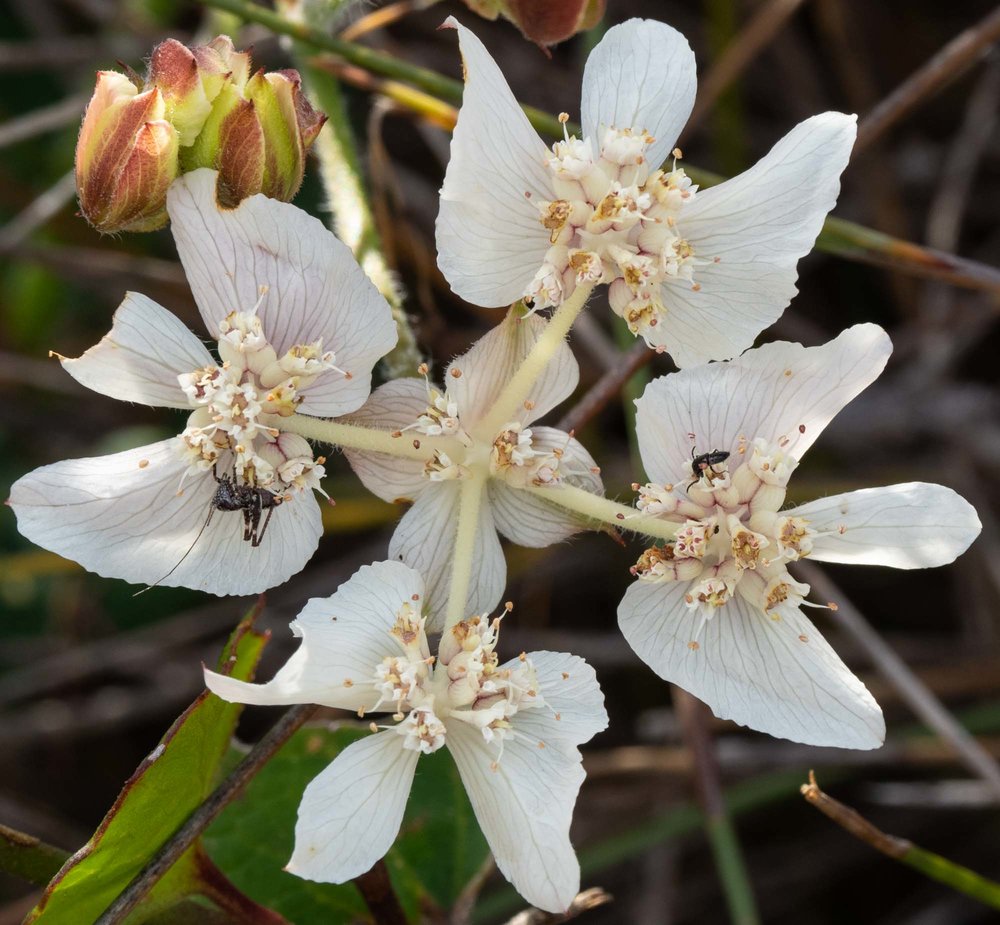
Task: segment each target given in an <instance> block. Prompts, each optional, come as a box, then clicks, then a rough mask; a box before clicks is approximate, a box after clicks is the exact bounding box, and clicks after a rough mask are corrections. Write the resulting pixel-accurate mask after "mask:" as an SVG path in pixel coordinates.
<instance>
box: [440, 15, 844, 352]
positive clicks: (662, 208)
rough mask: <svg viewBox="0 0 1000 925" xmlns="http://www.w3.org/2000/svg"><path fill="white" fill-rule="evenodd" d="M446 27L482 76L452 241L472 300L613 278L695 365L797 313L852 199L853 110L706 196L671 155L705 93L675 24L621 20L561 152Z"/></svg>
mask: <svg viewBox="0 0 1000 925" xmlns="http://www.w3.org/2000/svg"><path fill="white" fill-rule="evenodd" d="M446 25H449V26H452V27H453V28H455V29H457V30H458V32H459V41H460V44H461V51H462V56H463V63H464V70H465V75H466V85H465V95H464V97H463V100H462V109H461V112H460V114H459V119H458V125H457V126H456V129H455V134H454V137H453V140H452V148H451V161H450V163H449V164H448V170H447V173H446V175H445V180H444V186H443V187H442V190H441V211H440V214H439V215H438V220H437V246H438V255H439V258H438V259H439V264H440V267H441V271H442V272H443V273H444V275H445V277H446V278H447V279H448V282H449V283H450V284H451V287H452V289H454V291H455V292H456V293H458V295H460V296H461V297H462V298H464V299H466V300H467V301H470V302H473V303H474V304H476V305H483V306H497V305H508V304H510V303H511V302H514V301H516V300H517V299H520V298H528V299H531V300H533V301H534V304H535V305H536V306H546V305H556V304H559V303H560V302H561V301H562V300H563V299H566V298H568V297H569V296H570V294H571V293H572V291H573V289H574V288H575V287H576V286H577V285H580V284H583V283H593V282H604V283H607V284H609V285H610V290H609V298H610V301H611V307H612V309H613V310H614V311H615V312H616V313H617V314H618V315H620V316H621V317H622V318H624V319H625V320H626V322H627V324H628V326H629V329H630V330H631V331H632V333H634V334H636V335H639V336H642V337H643V338H645V340H646V342H647V343H648V344H649V345H650V346H651V347H655V348H658V349H666V350H669V351H670V353H671V355H672V357H673V359H674V361H675V362H676V363H677V364H678V365H680V366H682V367H684V366H692V365H696V364H698V363H703V362H706V361H708V360H710V359H726V358H728V357H733V356H736V355H737V354H738V353H740V351H742V350H744V349H746V348H747V347H749V346H751V344H752V343H753V341H754V338H755V337H756V336H757V334H758V333H759V332H760V331H762V330H763V329H764V328H766V327H767V326H768V325H770V324H771V323H773V322H774V321H775V320H776V319H777V318H778V317H779V316H780V315H781V313H782V311H784V309H785V307H786V306H787V305H788V303H789V302H790V301H791V299H792V297H793V296H794V295H795V293H796V288H795V280H796V276H797V271H796V264H797V262H798V260H799V258H801V257H802V256H803V255H804V254H806V253H808V252H809V250H810V249H811V248H812V246H813V242H814V241H815V239H816V235H817V234H818V233H819V230H820V228H821V226H822V224H823V219H824V217H825V216H826V214H827V212H829V211H830V209H832V208H833V205H834V203H835V202H836V200H837V196H838V193H839V191H840V174H841V172H842V171H843V169H844V167H845V166H846V164H847V159H848V156H849V154H850V150H851V147H852V146H853V144H854V138H855V118H854V117H853V116H846V115H843V114H841V113H835V112H828V113H824V114H823V115H819V116H815V117H813V118H811V119H808V120H806V121H805V122H803V123H801V124H800V125H798V126H796V128H794V129H793V130H792V131H791V132H790V133H789V134H788V135H786V136H785V137H784V138H783V139H782V140H781V141H779V142H778V144H777V145H775V147H774V148H773V149H772V150H771V152H770V153H769V154H768V155H767V156H766V157H764V158H763V159H762V160H761V161H760V162H759V163H758V164H757V165H756V166H754V167H753V168H751V169H750V170H748V171H747V172H746V173H744V174H741V175H740V176H738V177H736V178H735V179H733V180H729V181H728V182H726V183H722V184H720V185H718V186H716V187H713V188H711V189H708V190H701V191H699V190H698V189H697V187H695V186H693V185H692V184H691V181H690V179H689V178H688V177H687V176H686V174H685V173H684V171H683V170H682V169H680V168H678V167H677V165H676V161H669V160H668V158H669V157H670V153H671V149H672V148H673V147H674V142H675V139H676V138H677V136H678V134H679V133H680V130H681V128H682V127H683V125H684V123H685V122H686V121H687V117H688V115H689V114H690V112H691V107H692V104H693V103H694V97H695V63H694V55H693V54H692V52H691V49H690V48H689V47H688V44H687V41H686V40H685V38H684V37H683V36H682V35H681V34H680V33H679V32H677V31H676V30H674V29H672V28H670V26H667V25H664V24H663V23H659V22H654V21H651V20H639V19H632V20H629V21H628V22H626V23H623V24H622V25H619V26H615V27H613V28H611V29H609V30H608V32H607V34H606V35H605V36H604V38H603V39H602V40H601V42H600V43H599V44H598V45H597V47H596V48H595V49H594V51H593V52H591V55H590V57H589V59H588V60H587V65H586V69H585V70H584V75H583V99H582V103H581V112H582V122H583V136H584V137H583V138H582V139H577V138H575V137H567V138H566V139H565V140H564V141H560V142H558V143H556V144H555V145H554V146H553V148H552V149H551V150H549V149H547V148H546V147H545V145H544V144H543V142H542V141H541V139H540V138H539V137H538V135H537V134H536V133H535V131H534V129H532V127H531V125H530V124H529V122H528V119H527V117H526V116H525V115H524V113H523V112H522V110H521V108H520V106H519V105H518V104H517V101H516V100H515V99H514V96H513V94H512V93H511V91H510V88H509V87H508V86H507V82H506V81H505V80H504V77H503V75H502V74H501V72H500V70H499V68H498V67H497V65H496V63H495V62H494V61H493V59H492V58H491V57H490V55H489V53H488V52H487V51H486V49H485V48H484V47H483V45H482V43H481V42H480V41H479V39H477V38H476V37H475V35H473V34H472V32H470V31H469V30H468V29H466V28H464V27H463V26H461V25H459V23H457V22H456V21H455V20H454V19H453V18H451V19H449V20H448V21H447V23H446ZM665 162H666V163H665ZM661 165H663V168H662V169H660V168H661Z"/></svg>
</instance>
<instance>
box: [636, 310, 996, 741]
mask: <svg viewBox="0 0 1000 925" xmlns="http://www.w3.org/2000/svg"><path fill="white" fill-rule="evenodd" d="M891 350H892V345H891V343H890V341H889V338H888V336H887V335H886V333H885V332H884V331H883V330H882V329H881V328H879V327H877V326H876V325H871V324H863V325H857V326H856V327H853V328H850V329H849V330H847V331H845V332H844V333H843V334H841V335H840V336H839V337H838V338H836V339H835V340H833V341H831V342H830V343H828V344H825V345H824V346H822V347H803V346H801V345H800V344H789V343H774V344H768V345H766V346H764V347H761V348H759V349H757V350H750V351H748V352H747V353H745V354H744V355H743V356H742V357H740V358H739V359H737V360H734V361H732V362H730V363H717V364H712V365H709V366H702V367H699V368H697V369H689V370H684V371H683V372H680V373H674V374H672V375H668V376H664V377H661V378H659V379H656V380H654V381H653V382H651V383H650V384H649V386H647V388H646V391H645V393H644V394H643V396H642V398H640V399H639V400H638V401H637V402H636V405H637V407H638V416H637V432H638V438H639V449H640V452H641V454H642V461H643V465H644V466H645V469H646V472H647V473H648V475H649V477H650V479H651V480H652V481H651V484H649V485H646V486H644V487H642V488H641V489H640V490H639V507H640V509H642V510H643V511H645V513H647V514H658V515H659V516H661V517H663V518H666V519H668V520H670V521H673V522H675V523H678V524H682V525H683V527H682V529H681V532H680V533H679V534H678V537H677V540H676V542H675V543H673V544H671V545H666V546H654V547H652V548H650V549H648V550H647V551H646V552H645V553H644V554H643V555H642V557H641V558H640V559H639V561H638V563H637V564H636V566H635V569H634V571H635V573H636V574H637V575H638V580H637V581H636V582H635V584H633V585H632V586H631V587H630V588H629V590H628V591H627V592H626V594H625V597H624V599H623V600H622V602H621V604H620V606H619V608H618V622H619V625H620V627H621V630H622V632H623V633H624V634H625V638H626V639H627V640H628V642H629V644H630V645H631V646H632V648H633V649H635V651H636V652H637V653H638V654H639V656H640V658H642V659H643V661H645V662H646V663H647V664H648V665H649V666H650V667H651V668H652V669H653V670H654V671H655V672H656V673H657V674H659V675H660V676H661V677H663V678H665V679H666V680H668V681H672V682H673V683H675V684H678V685H679V686H680V687H682V688H684V689H685V690H687V691H690V692H691V693H692V694H694V695H695V696H697V697H700V698H701V699H702V700H704V701H705V702H706V703H707V704H708V705H709V706H710V707H711V708H712V710H713V711H714V712H715V714H716V715H717V716H719V717H721V718H723V719H732V720H735V721H736V722H738V723H741V724H743V725H746V726H750V727H751V728H753V729H758V730H760V731H762V732H767V733H770V734H771V735H775V736H779V737H781V738H786V739H792V740H794V741H797V742H804V743H807V744H810V745H835V746H840V747H844V748H875V747H877V746H878V745H881V743H882V740H883V738H884V736H885V724H884V721H883V719H882V712H881V710H880V709H879V707H878V704H877V703H875V701H874V700H873V699H872V696H871V694H869V693H868V691H867V689H866V688H865V686H864V685H863V684H862V683H861V682H860V681H859V680H858V679H857V678H856V677H855V676H854V675H853V674H851V672H850V671H849V670H848V668H847V667H846V666H845V665H844V663H843V662H842V661H841V660H840V659H839V658H838V657H837V655H836V653H834V651H833V650H832V649H831V648H830V646H829V645H828V644H827V643H826V641H825V640H824V639H823V637H822V636H821V635H820V634H819V632H818V631H817V629H816V627H814V626H813V624H812V623H811V622H810V621H809V620H808V619H807V618H806V617H805V615H804V614H803V613H802V611H801V609H800V608H801V607H802V606H803V602H804V598H805V596H806V595H807V594H808V592H809V586H808V585H805V584H802V583H801V582H798V581H796V580H795V579H794V578H792V577H791V576H790V575H789V573H788V570H787V568H786V566H787V565H788V564H789V563H794V562H795V561H796V560H797V559H800V558H802V557H804V556H809V557H811V558H813V559H817V560H819V561H823V562H846V563H858V564H862V565H890V566H894V567H896V568H904V569H911V568H925V567H929V566H937V565H945V564H947V563H948V562H951V561H952V560H953V559H954V558H955V557H956V556H958V555H960V554H961V553H962V552H964V550H965V549H966V548H967V547H968V546H969V544H970V543H971V542H972V541H973V540H974V539H975V537H976V536H977V535H978V533H979V530H980V523H979V519H978V517H977V516H976V512H975V510H974V509H973V508H972V507H971V505H969V503H968V502H967V501H965V500H964V499H963V498H962V497H960V496H959V495H957V494H956V493H955V492H954V491H952V490H951V489H950V488H945V487H943V486H941V485H929V484H925V483H922V482H911V483H908V484H904V485H890V486H887V487H885V488H870V489H865V490H861V491H852V492H847V493H846V494H841V495H834V496H832V497H829V498H823V499H821V500H819V501H813V502H810V503H808V504H802V505H799V506H797V507H794V508H791V509H787V510H782V509H781V508H782V504H783V503H784V500H785V486H786V485H787V483H788V478H789V476H790V475H791V473H792V471H793V470H794V469H795V467H796V466H797V465H798V463H799V460H800V459H801V457H802V454H803V453H805V451H806V450H807V449H808V448H809V447H810V446H811V445H812V444H813V442H814V441H815V440H816V438H817V437H819V435H820V433H821V432H822V431H823V428H824V427H826V425H827V424H828V423H829V422H830V420H831V419H832V418H833V417H834V415H836V414H837V412H838V411H840V409H841V408H843V406H844V405H846V404H847V403H848V402H849V401H851V399H853V398H854V397H855V396H856V395H857V394H858V393H859V392H861V390H862V389H864V388H865V387H866V386H867V385H868V384H869V383H871V382H872V381H873V380H874V379H875V378H876V377H877V376H878V375H879V373H880V372H881V371H882V369H883V367H884V366H885V364H886V361H887V360H888V358H889V354H890V352H891ZM706 454H710V455H709V456H706ZM727 454H728V456H727ZM723 457H726V458H723Z"/></svg>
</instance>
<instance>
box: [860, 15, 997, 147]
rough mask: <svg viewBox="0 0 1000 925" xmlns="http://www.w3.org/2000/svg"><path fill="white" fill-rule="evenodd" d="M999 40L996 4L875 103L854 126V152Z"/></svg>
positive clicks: (872, 139)
mask: <svg viewBox="0 0 1000 925" xmlns="http://www.w3.org/2000/svg"><path fill="white" fill-rule="evenodd" d="M998 40H1000V7H998V8H997V9H995V10H994V11H993V12H992V13H990V14H989V15H988V16H987V17H985V18H984V19H982V20H980V21H979V22H978V23H976V25H974V26H970V27H969V28H968V29H966V30H965V31H964V32H962V33H961V34H959V35H957V36H956V37H955V38H954V39H952V40H951V41H950V42H949V43H948V44H947V45H945V46H944V48H942V49H941V50H940V51H939V52H938V53H937V54H936V55H934V57H933V58H931V59H930V60H929V61H928V62H927V63H926V64H925V65H924V66H923V67H922V68H920V69H919V70H918V71H916V72H915V73H913V74H911V75H910V76H909V77H908V78H907V79H906V80H904V81H903V82H902V83H901V84H900V85H899V86H898V87H897V88H896V89H895V90H893V91H892V93H890V94H889V95H888V96H887V97H886V98H885V99H884V100H882V102H881V103H879V104H878V105H877V106H876V107H875V108H874V109H873V110H872V111H871V112H870V113H868V115H867V116H865V118H864V119H862V120H861V124H860V125H859V126H858V141H857V144H855V146H854V153H855V154H857V153H858V152H859V151H861V150H863V149H864V148H866V147H868V145H870V144H871V143H872V142H873V141H875V139H877V138H878V137H880V136H881V135H883V134H884V133H885V132H886V130H887V129H889V128H890V127H891V126H893V125H895V124H896V123H897V122H898V121H899V120H900V119H902V118H903V117H904V116H905V115H907V113H909V112H910V111H911V110H912V109H913V108H914V107H916V106H917V105H918V104H920V103H922V102H923V101H924V100H926V99H929V98H930V97H931V96H932V95H933V94H935V93H937V91H938V90H940V89H941V88H942V87H944V86H946V85H947V84H949V83H951V82H952V81H953V80H954V79H955V78H956V77H958V76H960V75H961V74H962V73H963V72H964V71H965V70H966V69H967V68H969V67H971V66H972V64H974V63H975V61H976V60H977V59H978V58H979V57H980V55H981V54H982V53H983V52H984V51H985V50H986V49H987V48H989V47H990V46H991V45H993V44H994V43H995V42H997V41H998Z"/></svg>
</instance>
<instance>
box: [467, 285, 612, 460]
mask: <svg viewBox="0 0 1000 925" xmlns="http://www.w3.org/2000/svg"><path fill="white" fill-rule="evenodd" d="M593 291H594V287H593V286H592V285H588V286H577V287H576V289H574V290H573V294H572V295H571V296H570V297H569V298H568V299H566V301H564V302H563V303H562V304H561V305H560V306H559V307H558V308H557V309H556V310H555V311H554V312H553V313H552V317H551V318H550V319H549V322H548V324H547V325H546V326H545V330H544V331H542V335H541V337H539V338H538V340H536V341H535V343H534V346H533V347H532V348H531V350H529V351H528V354H527V356H525V358H524V359H523V360H521V365H520V366H518V368H517V372H515V373H514V375H513V376H511V378H510V380H509V381H508V382H507V384H506V385H505V386H504V387H503V390H502V391H501V392H500V394H499V395H498V396H497V399H496V401H495V402H494V403H493V406H492V407H491V408H490V410H489V411H488V412H487V414H486V416H485V417H484V418H483V419H482V420H481V421H479V422H477V424H476V425H475V427H473V428H472V436H473V437H475V438H477V439H480V440H482V441H483V442H485V443H492V441H493V440H494V439H495V438H496V435H497V434H498V433H499V432H500V431H501V430H503V428H504V426H505V425H507V424H508V423H510V422H511V421H513V420H514V419H515V418H516V416H517V413H518V411H520V410H521V409H522V407H523V405H524V402H525V399H527V397H528V395H529V394H530V393H531V390H532V389H533V388H534V387H535V383H536V382H537V381H538V377H539V376H540V375H541V374H542V372H543V371H544V369H545V367H546V366H548V365H549V363H550V362H551V360H552V357H554V356H555V354H556V351H557V350H558V349H559V348H560V347H561V346H562V345H563V341H565V340H566V335H567V334H569V329H570V328H571V327H573V322H574V321H576V319H577V316H578V315H579V314H580V312H581V311H583V306H584V305H586V304H587V299H588V298H589V297H590V293H591V292H593Z"/></svg>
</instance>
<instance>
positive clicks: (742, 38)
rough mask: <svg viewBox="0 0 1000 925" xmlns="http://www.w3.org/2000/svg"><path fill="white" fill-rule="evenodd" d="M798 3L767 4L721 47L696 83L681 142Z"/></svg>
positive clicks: (770, 0) (794, 0)
mask: <svg viewBox="0 0 1000 925" xmlns="http://www.w3.org/2000/svg"><path fill="white" fill-rule="evenodd" d="M802 2H803V0H768V2H766V3H764V4H762V5H761V6H760V8H759V9H758V10H757V12H756V13H755V14H754V15H753V17H752V18H751V19H750V21H749V22H748V23H747V24H746V26H744V28H743V29H742V30H740V32H739V34H738V35H737V36H736V38H735V39H734V40H733V41H732V42H730V43H729V44H728V45H727V46H726V47H725V49H724V50H723V52H722V54H721V55H719V59H718V60H717V61H716V62H715V64H714V65H713V66H712V68H711V69H710V70H709V72H708V74H707V76H706V77H705V79H704V80H701V81H699V83H698V96H697V98H696V99H695V103H694V109H693V110H692V111H691V118H690V119H688V122H687V125H686V126H685V127H684V132H683V134H682V135H681V142H683V139H684V138H685V137H686V136H688V135H690V133H691V132H692V131H694V129H695V128H696V127H697V126H698V125H699V124H700V123H701V120H702V119H703V118H704V117H705V115H706V113H707V112H708V111H709V110H710V109H711V108H712V107H713V106H714V105H715V102H716V100H718V98H719V97H720V96H721V95H722V94H723V93H724V92H725V90H726V88H727V87H729V86H730V85H731V84H732V83H733V81H734V80H736V79H737V78H738V77H739V76H740V74H742V73H743V71H744V70H745V69H746V67H747V65H749V64H750V63H751V62H752V61H753V59H754V58H756V57H757V55H759V54H760V53H761V51H763V49H764V48H765V47H767V45H769V44H770V43H771V42H772V41H773V40H774V37H775V36H776V35H777V34H778V32H780V31H781V28H782V27H783V26H784V25H785V23H786V22H787V21H788V19H789V18H790V17H791V16H792V14H793V13H794V12H795V11H796V10H797V9H798V8H799V7H800V6H801V5H802Z"/></svg>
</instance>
